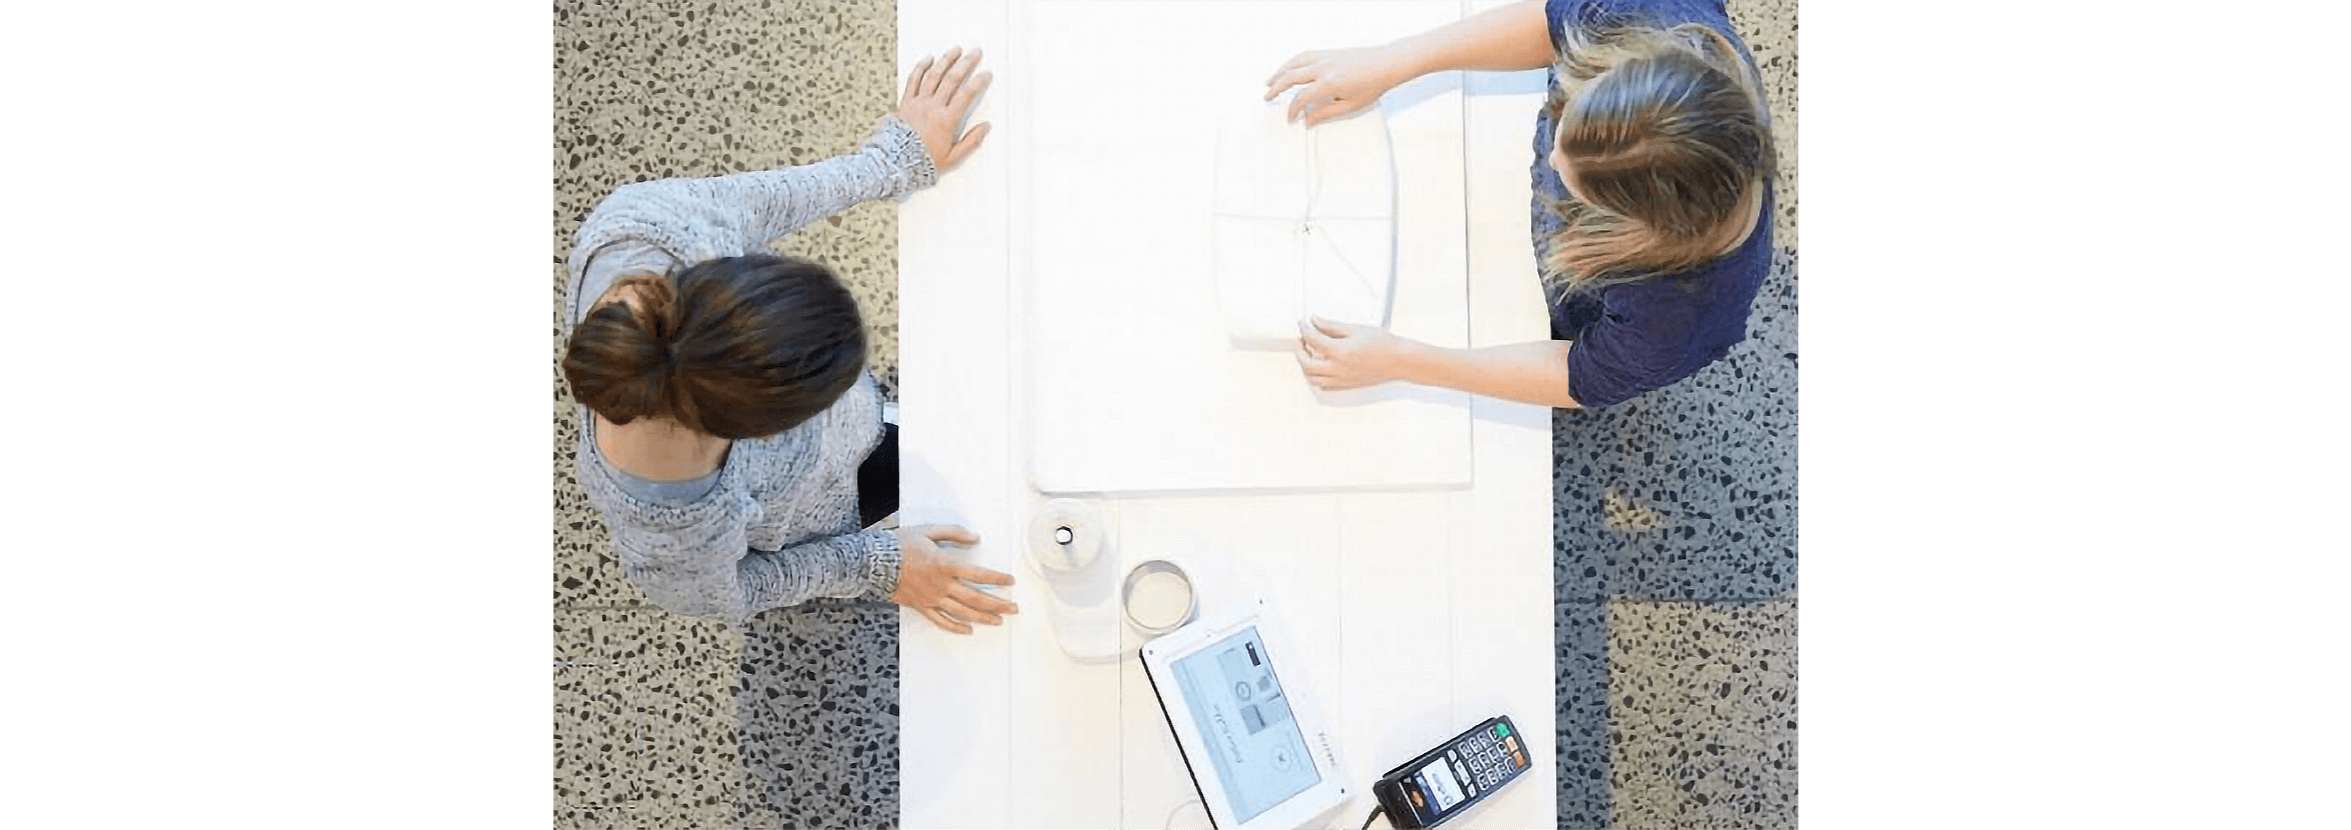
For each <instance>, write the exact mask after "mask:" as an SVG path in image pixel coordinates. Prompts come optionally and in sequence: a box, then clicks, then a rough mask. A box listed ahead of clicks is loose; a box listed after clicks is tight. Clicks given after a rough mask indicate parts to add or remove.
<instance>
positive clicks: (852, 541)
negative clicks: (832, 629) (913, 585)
mask: <svg viewBox="0 0 2351 830" xmlns="http://www.w3.org/2000/svg"><path fill="white" fill-rule="evenodd" d="M900 556H901V553H900V551H899V549H898V534H897V533H895V532H893V531H891V530H888V529H886V528H875V529H872V530H861V531H858V532H856V533H850V534H844V535H841V536H833V537H829V538H824V539H816V540H812V541H808V542H803V543H800V544H797V545H793V546H791V547H788V548H785V549H783V550H780V551H775V552H768V551H759V550H755V551H752V552H751V554H750V555H749V556H746V557H743V562H742V565H741V568H740V572H741V578H742V586H743V612H742V618H743V619H749V618H750V617H751V616H752V615H754V614H757V613H759V612H761V611H765V610H767V609H770V608H778V607H782V606H786V605H798V604H800V603H803V602H807V601H808V600H811V599H815V598H817V597H856V596H872V597H876V598H887V597H889V595H890V594H891V593H893V592H896V591H897V590H898V566H899V563H900Z"/></svg>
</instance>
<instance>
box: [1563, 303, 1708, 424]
mask: <svg viewBox="0 0 2351 830" xmlns="http://www.w3.org/2000/svg"><path fill="white" fill-rule="evenodd" d="M1638 311H1640V312H1642V313H1643V317H1644V318H1645V319H1627V318H1625V317H1624V316H1622V315H1620V314H1617V313H1603V314H1601V315H1600V317H1599V319H1597V320H1594V321H1592V323H1591V324H1590V325H1587V326H1585V327H1584V329H1583V331H1582V332H1581V334H1580V335H1579V336H1578V337H1576V339H1575V343H1574V344H1573V345H1571V346H1569V347H1568V350H1567V393H1568V394H1569V395H1573V396H1575V399H1576V403H1577V404H1578V405H1581V406H1586V407H1599V406H1609V405H1612V404H1618V403H1623V402H1625V401H1627V400H1631V399H1632V398H1633V397H1634V396H1636V395H1639V394H1641V393H1643V392H1647V391H1649V390H1651V389H1657V388H1660V387H1663V386H1665V385H1667V384H1670V383H1673V382H1674V381H1677V380H1681V379H1682V378H1685V377H1688V376H1689V375H1690V374H1691V373H1693V372H1696V371H1697V370H1698V369H1699V368H1700V367H1703V366H1705V365H1706V361H1697V362H1695V363H1693V361H1691V360H1690V359H1689V358H1690V354H1691V345H1690V343H1689V340H1690V338H1689V333H1690V332H1691V331H1692V330H1693V328H1694V327H1693V326H1692V325H1691V324H1690V322H1689V321H1687V320H1682V319H1678V318H1680V317H1682V316H1684V314H1683V312H1685V311H1688V309H1681V308H1673V307H1654V308H1653V307H1642V308H1639V309H1638Z"/></svg>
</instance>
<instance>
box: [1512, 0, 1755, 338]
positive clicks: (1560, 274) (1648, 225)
mask: <svg viewBox="0 0 2351 830" xmlns="http://www.w3.org/2000/svg"><path fill="white" fill-rule="evenodd" d="M1553 69H1554V72H1555V74H1556V75H1557V77H1558V79H1559V83H1558V88H1557V89H1556V90H1555V91H1554V92H1553V93H1552V95H1551V98H1550V100H1549V101H1548V102H1547V103H1546V107H1547V109H1546V111H1547V112H1548V113H1550V114H1551V115H1552V117H1553V118H1555V119H1556V123H1557V125H1558V126H1557V133H1556V135H1555V136H1554V139H1555V140H1554V143H1553V147H1554V148H1555V149H1557V150H1558V151H1560V152H1561V153H1562V154H1564V155H1565V156H1566V157H1567V166H1568V169H1569V171H1570V172H1572V174H1573V175H1574V177H1575V181H1574V182H1573V183H1572V188H1573V190H1574V191H1575V192H1579V193H1581V194H1582V195H1583V196H1584V197H1585V198H1587V199H1589V200H1590V201H1589V202H1586V201H1584V200H1582V199H1578V198H1576V197H1575V196H1574V195H1568V196H1567V197H1566V198H1563V199H1559V200H1556V201H1555V202H1554V203H1553V204H1552V205H1551V206H1550V209H1551V210H1552V211H1553V212H1554V213H1555V214H1556V215H1558V216H1559V217H1560V219H1561V220H1562V222H1563V223H1564V224H1565V226H1566V227H1565V229H1564V230H1563V231H1561V232H1560V233H1559V235H1558V236H1557V237H1556V238H1554V239H1552V240H1550V246H1549V248H1548V249H1547V250H1546V251H1545V252H1544V254H1543V256H1542V266H1543V267H1542V275H1543V279H1544V281H1545V282H1546V283H1548V284H1552V285H1554V286H1555V287H1558V288H1562V289H1565V290H1563V291H1561V292H1559V293H1560V294H1561V295H1562V296H1565V295H1569V294H1573V293H1576V292H1579V291H1588V290H1592V289H1595V288H1599V287H1602V286H1606V285H1614V284H1618V283H1626V282H1634V281H1638V280H1642V279H1647V278H1650V277H1653V276H1657V275H1662V274H1673V273H1679V272H1684V271H1688V270H1691V269H1693V268H1696V267H1697V266H1700V265H1703V264H1705V263H1707V262H1709V261H1712V260H1714V259H1716V258H1717V257H1720V256H1721V255H1722V254H1723V253H1724V251H1725V249H1727V248H1729V247H1730V244H1731V243H1732V242H1734V241H1736V240H1737V239H1738V238H1739V234H1740V232H1741V231H1743V230H1745V229H1746V227H1747V225H1746V219H1747V217H1748V216H1749V215H1750V214H1751V213H1752V212H1753V211H1754V210H1755V209H1756V204H1757V203H1758V202H1759V201H1760V200H1762V198H1763V187H1764V182H1765V181H1766V180H1767V179H1768V177H1770V176H1771V174H1772V170H1773V164H1774V161H1775V159H1774V158H1773V153H1772V142H1771V115H1770V110H1769V109H1768V108H1767V106H1766V104H1765V103H1764V99H1763V89H1762V80H1761V78H1760V77H1759V76H1758V75H1757V74H1756V72H1755V71H1754V69H1753V68H1751V67H1749V66H1748V65H1747V62H1746V61H1745V60H1744V59H1743V58H1741V57H1740V56H1739V51H1738V49H1737V48H1735V47H1733V46H1732V45H1731V42H1730V39H1728V38H1726V37H1724V36H1723V35H1722V34H1721V33H1719V32H1716V31H1715V30H1714V29H1712V28H1710V27H1708V26H1706V25H1704V24H1700V23H1685V24H1682V25H1679V26H1675V27H1673V28H1670V29H1657V28H1650V27H1641V26H1621V25H1615V26H1606V27H1602V28H1597V29H1589V30H1577V29H1574V28H1570V29H1569V31H1568V33H1567V38H1566V39H1565V40H1564V41H1563V42H1562V44H1561V47H1560V49H1559V53H1558V56H1557V62H1556V63H1555V64H1554V66H1553ZM1758 221H1770V220H1769V218H1768V217H1765V218H1762V219H1759V220H1758Z"/></svg>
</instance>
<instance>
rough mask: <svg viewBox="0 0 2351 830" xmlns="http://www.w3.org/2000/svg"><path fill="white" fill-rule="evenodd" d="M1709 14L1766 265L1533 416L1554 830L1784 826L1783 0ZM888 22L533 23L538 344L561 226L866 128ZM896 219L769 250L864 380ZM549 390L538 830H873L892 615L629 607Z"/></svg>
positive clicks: (697, 12)
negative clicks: (1548, 507)
mask: <svg viewBox="0 0 2351 830" xmlns="http://www.w3.org/2000/svg"><path fill="white" fill-rule="evenodd" d="M1730 7H1731V11H1732V17H1733V19H1734V20H1735V21H1736V22H1737V24H1738V26H1739V29H1740V32H1741V34H1742V35H1743V36H1744V37H1745V38H1746V39H1747V41H1748V45H1749V46H1750V48H1751V49H1753V51H1754V52H1755V54H1756V58H1757V60H1758V61H1759V62H1760V63H1761V64H1762V65H1763V74H1764V77H1765V79H1766V82H1767V83H1768V84H1769V86H1770V90H1771V96H1772V104H1773V110H1774V118H1775V121H1776V123H1777V130H1778V136H1779V141H1780V150H1781V159H1782V161H1781V172H1780V178H1779V200H1780V212H1779V215H1777V216H1775V217H1773V221H1774V233H1775V234H1776V241H1777V242H1778V244H1779V248H1780V250H1779V251H1778V256H1777V260H1776V264H1775V268H1774V271H1773V273H1772V275H1771V276H1770V278H1769V279H1768V280H1767V281H1766V282H1765V283H1764V287H1763V291H1762V294H1761V296H1760V297H1759V298H1758V299H1757V301H1756V308H1755V312H1754V314H1753V316H1752V317H1751V318H1750V321H1749V326H1750V337H1749V339H1748V341H1747V342H1746V343H1745V344H1743V345H1741V346H1740V347H1739V348H1738V349H1736V350H1735V351H1734V352H1733V354H1732V355H1731V357H1730V358H1729V359H1728V360H1725V361H1723V362H1721V363H1718V364H1716V365H1714V366H1712V367H1709V368H1708V369H1706V370H1704V371H1702V372H1701V373H1700V374H1699V375H1697V376H1696V377H1694V378H1691V379H1690V380H1687V381H1684V382H1683V383H1680V384H1677V385H1675V386H1673V387H1670V388H1668V389H1665V390H1661V391H1659V392H1654V393H1651V394H1649V395H1646V396H1643V397H1642V398H1639V399H1636V400H1634V401H1631V402H1628V403H1626V404H1623V405H1620V406H1616V407H1611V408H1608V409H1605V410H1598V411H1592V412H1562V413H1559V414H1558V415H1557V416H1556V418H1555V420H1554V424H1555V439H1554V448H1555V453H1556V457H1555V462H1556V467H1557V470H1556V473H1555V477H1554V481H1555V486H1556V488H1557V493H1558V495H1557V505H1558V507H1557V509H1558V522H1557V531H1556V545H1555V547H1556V553H1555V560H1556V570H1555V577H1556V581H1557V586H1556V587H1557V595H1556V604H1555V606H1554V611H1555V613H1556V622H1557V625H1558V632H1559V668H1558V672H1559V677H1558V703H1559V735H1558V740H1559V756H1558V757H1559V780H1560V790H1559V824H1560V825H1561V826H1563V827H1620V828H1701V827H1703V828H1717V827H1723V828H1765V827H1775V828H1776V827H1793V826H1795V825H1796V769H1797V765H1796V757H1797V756H1796V201H1797V200H1796V175H1795V169H1796V167H1795V162H1796V3H1795V2H1794V0H1733V1H1732V2H1731V3H1730ZM895 13H896V10H895V7H894V6H893V5H891V4H888V3H826V2H811V3H773V4H770V3H723V4H705V3H694V2H638V3H593V4H579V3H561V4H558V5H556V7H555V9H554V23H555V32H554V34H555V38H554V40H555V42H554V47H555V48H554V60H555V90H554V93H555V99H554V114H555V123H554V149H555V152H554V158H553V162H554V164H553V166H554V170H553V173H554V176H553V178H554V191H555V193H554V195H555V216H554V228H553V230H554V234H553V239H552V248H551V262H552V267H551V271H552V273H553V275H554V276H553V281H552V284H553V286H554V289H555V294H554V296H553V297H551V299H550V306H549V308H550V311H549V322H550V325H551V326H555V322H556V320H557V312H556V311H555V310H554V309H555V307H556V304H558V303H560V300H561V290H562V287H561V286H562V279H563V265H562V263H563V260H564V257H565V256H566V255H567V254H568V253H569V247H570V244H571V237H572V232H573V231H574V230H575V229H576V228H577V227H578V225H579V222H580V220H582V219H583V218H585V217H586V215H587V212H588V210H589V209H590V208H592V207H593V206H594V205H595V203H596V200H598V199H600V198H602V196H603V195H604V193H606V192H607V191H609V190H610V189H611V188H612V187H614V186H616V185H619V184H622V183H625V182H629V181H636V180H640V179H646V178H655V177H667V176H701V175H715V174H720V173H727V172H735V171H740V170H751V169H760V168H768V167H778V166H787V165H791V164H798V163H804V162H808V161H814V160H817V159H821V158H825V157H828V156H831V155H834V154H837V153H841V152H845V151H847V150H849V149H851V148H853V147H855V146H856V144H857V142H858V141H859V140H861V139H862V138H863V137H864V136H865V135H866V134H867V132H868V131H870V130H871V129H872V127H873V125H874V124H875V123H876V122H877V121H879V120H880V118H881V117H882V116H883V115H885V114H887V113H888V112H889V111H890V109H891V107H892V105H893V103H894V95H895V90H894V89H892V86H893V84H892V77H893V67H894V66H895V55H894V54H893V53H894V48H895V43H896V29H895V22H896V21H895ZM896 221H897V217H896V213H895V210H894V208H893V207H891V206H890V205H887V204H868V205H864V206H861V207H859V208H857V209H855V210H852V211H849V212H848V213H846V214H843V215H841V216H839V217H835V218H834V219H832V220H828V221H826V222H821V223H818V224H816V225H813V226H811V227H808V228H805V229H802V230H801V231H800V232H798V233H795V234H793V235H791V236H789V237H786V238H785V239H783V240H780V241H779V242H778V244H777V247H778V248H779V249H780V250H783V251H785V252H788V253H793V254H797V255H801V256H807V257H811V258H814V259H817V260H819V261H822V262H825V263H828V264H830V265H831V266H832V267H834V268H835V269H836V270H837V271H839V272H840V273H841V274H842V275H843V277H844V278H845V279H846V280H847V281H848V282H849V283H850V285H851V287H852V289H853V290H854V291H855V292H856V294H857V296H858V298H859V301H860V302H861V303H862V304H863V305H864V307H865V309H866V313H867V316H868V323H869V325H870V326H871V327H872V334H873V338H872V339H873V343H874V354H873V362H874V365H875V366H876V368H877V374H881V375H882V376H884V378H885V381H886V383H888V384H889V385H891V386H893V387H894V379H895V376H896V371H895V369H896V362H897V360H896V358H897V355H896V352H897V337H896V331H897V312H896V308H897V304H896V284H897V273H896V257H895V250H896V245H895V239H896V236H897V224H896ZM556 330H557V331H556V335H555V347H554V348H555V349H556V350H557V351H556V353H557V354H560V349H561V347H562V341H561V334H560V327H559V326H556ZM550 374H551V376H552V375H553V361H550ZM553 386H554V390H555V391H554V398H555V402H554V403H555V405H554V413H553V416H554V417H553V424H554V433H555V435H554V438H555V441H554V450H555V452H554V462H555V463H554V488H555V496H556V498H555V517H554V518H555V536H556V546H555V558H554V571H553V582H554V594H555V597H554V628H555V665H554V672H555V677H554V689H555V724H554V726H555V729H554V735H555V782H554V784H555V804H554V806H555V824H556V826H558V827H598V828H627V827H647V828H652V827H661V828H678V827H874V826H888V825H894V824H895V823H896V817H897V802H898V798H897V787H898V782H897V780H896V769H897V751H898V742H897V695H898V672H897V666H896V653H897V630H896V626H895V617H894V615H893V614H892V613H891V609H889V608H887V607H884V606H879V605H875V604H870V603H854V602H827V603H823V604H812V605H809V606H803V607H800V608H795V609H783V610H779V611H775V612H770V613H768V614H764V615H762V616H761V617H760V618H759V619H758V620H756V621H755V622H754V624H753V625H751V626H749V627H748V628H747V629H745V630H742V631H733V630H729V629H728V628H727V627H725V626H723V625H720V624H717V623H712V622H704V621H699V620H690V619H682V618H677V617H673V616H670V615H667V614H663V613H661V612H660V611H658V610H657V609H654V608H652V607H651V606H649V605H647V604H646V603H645V601H644V597H643V596H642V595H641V594H639V593H638V592H637V590H636V589H635V588H634V587H633V586H630V585H629V584H628V583H627V582H626V581H625V580H623V579H622V578H621V577H620V573H619V569H618V566H617V565H616V564H615V563H614V562H613V560H612V559H610V558H609V555H608V554H607V553H606V551H605V549H604V542H603V538H602V537H603V527H602V522H601V520H600V519H598V518H597V517H596V515H595V512H594V510H593V508H591V507H589V506H588V504H587V502H586V499H585V497H584V496H583V495H582V494H581V492H580V488H579V485H578V483H577V482H575V481H574V480H573V479H572V473H571V463H570V452H571V447H572V443H573V441H574V440H575V438H576V436H575V433H574V424H573V421H572V418H573V417H574V416H573V412H574V411H575V410H574V409H573V406H574V403H573V402H572V400H571V398H570V396H569V393H568V392H567V390H565V388H564V387H563V384H562V383H561V382H560V380H557V381H556V382H554V384H553ZM893 397H894V392H893ZM747 747H750V748H755V749H750V750H747V749H746V748H747Z"/></svg>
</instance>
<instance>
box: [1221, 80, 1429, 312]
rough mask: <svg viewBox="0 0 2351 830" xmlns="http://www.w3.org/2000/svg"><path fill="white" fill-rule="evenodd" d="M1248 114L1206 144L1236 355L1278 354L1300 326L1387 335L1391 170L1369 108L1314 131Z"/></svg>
mask: <svg viewBox="0 0 2351 830" xmlns="http://www.w3.org/2000/svg"><path fill="white" fill-rule="evenodd" d="M1288 109H1289V107H1288V102H1287V101H1286V100H1283V101H1274V102H1271V103H1252V104H1250V105H1248V106H1246V107H1243V108H1242V109H1239V110H1236V111H1234V112H1233V113H1231V114H1230V115H1227V116H1226V117H1225V119H1224V123H1223V124H1222V125H1221V127H1220V128H1219V129H1218V130H1217V140H1216V201H1215V217H1214V219H1213V220H1212V221H1213V223H1214V232H1215V239H1214V241H1213V243H1212V246H1213V248H1214V253H1215V263H1216V282H1217V299H1218V306H1219V308H1220V310H1221V311H1222V312H1223V316H1224V324H1225V330H1226V333H1227V334H1228V335H1229V336H1231V338H1232V340H1233V344H1234V345H1235V346H1237V347H1241V348H1258V349H1275V350H1286V349H1290V348H1293V347H1294V346H1295V345H1296V344H1297V341H1298V320H1299V319H1301V318H1304V317H1306V316H1308V315H1313V316H1319V317H1322V318H1324V319H1328V320H1337V321H1340V322H1346V323H1361V324H1364V325H1372V326H1386V325H1387V324H1388V300H1389V295H1390V293H1391V292H1390V289H1391V287H1392V286H1393V284H1394V282H1395V278H1396V164H1395V155H1394V152H1393V151H1392V150H1391V149H1390V147H1389V143H1388V119H1387V117H1386V115H1385V114H1383V113H1382V112H1381V111H1380V110H1379V109H1378V108H1376V107H1375V108H1372V109H1371V110H1369V111H1367V112H1364V113H1363V114H1361V115H1358V116H1356V117H1353V118H1347V119H1342V120H1339V121H1334V122H1331V123H1327V124H1323V125H1320V126H1316V127H1312V128H1309V127H1306V126H1305V125H1303V124H1298V123H1292V122H1291V121H1290V120H1289V118H1288Z"/></svg>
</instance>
